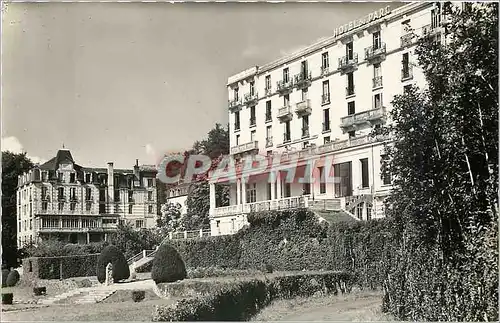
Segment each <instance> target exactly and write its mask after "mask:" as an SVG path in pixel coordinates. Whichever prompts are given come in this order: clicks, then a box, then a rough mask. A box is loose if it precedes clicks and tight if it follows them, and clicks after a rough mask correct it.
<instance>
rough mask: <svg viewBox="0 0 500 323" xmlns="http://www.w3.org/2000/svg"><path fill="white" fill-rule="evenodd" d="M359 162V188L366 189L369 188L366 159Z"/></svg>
mask: <svg viewBox="0 0 500 323" xmlns="http://www.w3.org/2000/svg"><path fill="white" fill-rule="evenodd" d="M359 161H360V163H361V187H362V188H367V187H369V186H370V184H369V174H368V158H363V159H360V160H359Z"/></svg>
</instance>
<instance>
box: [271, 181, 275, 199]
mask: <svg viewBox="0 0 500 323" xmlns="http://www.w3.org/2000/svg"><path fill="white" fill-rule="evenodd" d="M275 188H276V182H271V200H275V199H276V194H275V193H276V192H275Z"/></svg>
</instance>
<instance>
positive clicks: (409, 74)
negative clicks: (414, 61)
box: [401, 66, 413, 82]
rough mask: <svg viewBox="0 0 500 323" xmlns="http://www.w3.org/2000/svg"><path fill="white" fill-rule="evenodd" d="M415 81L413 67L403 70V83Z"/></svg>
mask: <svg viewBox="0 0 500 323" xmlns="http://www.w3.org/2000/svg"><path fill="white" fill-rule="evenodd" d="M411 79H413V67H412V66H407V67H406V68H402V69H401V82H404V81H408V80H411Z"/></svg>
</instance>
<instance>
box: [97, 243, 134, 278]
mask: <svg viewBox="0 0 500 323" xmlns="http://www.w3.org/2000/svg"><path fill="white" fill-rule="evenodd" d="M109 263H111V265H113V281H114V282H118V281H120V280H124V279H127V278H129V276H130V269H129V267H128V263H127V259H125V256H124V255H123V253H122V252H121V251H120V250H118V248H116V247H115V246H107V247H105V248H104V249H103V250H102V252H101V254H100V255H99V257H98V258H97V270H96V271H97V280H98V281H99V282H100V283H101V284H102V283H104V282H105V281H106V266H107V265H108V264H109Z"/></svg>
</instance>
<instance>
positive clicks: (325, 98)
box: [321, 93, 330, 104]
mask: <svg viewBox="0 0 500 323" xmlns="http://www.w3.org/2000/svg"><path fill="white" fill-rule="evenodd" d="M329 103H330V93H326V94H323V95H322V96H321V104H329Z"/></svg>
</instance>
